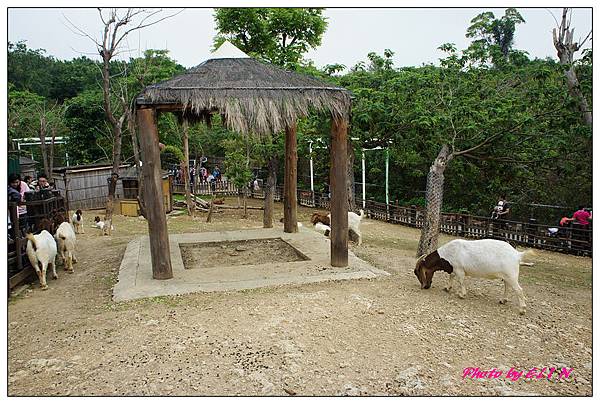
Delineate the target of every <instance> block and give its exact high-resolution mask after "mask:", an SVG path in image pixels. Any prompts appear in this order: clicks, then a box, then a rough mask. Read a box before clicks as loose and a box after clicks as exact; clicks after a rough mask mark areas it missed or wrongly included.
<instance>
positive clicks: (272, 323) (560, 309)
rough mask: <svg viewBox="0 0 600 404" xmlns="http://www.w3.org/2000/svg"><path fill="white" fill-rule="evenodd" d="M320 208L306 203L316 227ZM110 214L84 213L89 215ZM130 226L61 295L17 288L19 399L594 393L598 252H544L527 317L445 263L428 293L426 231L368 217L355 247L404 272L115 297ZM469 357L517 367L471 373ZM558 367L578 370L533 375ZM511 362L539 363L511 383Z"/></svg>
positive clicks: (530, 275) (55, 287)
mask: <svg viewBox="0 0 600 404" xmlns="http://www.w3.org/2000/svg"><path fill="white" fill-rule="evenodd" d="M252 202H253V203H254V204H258V202H257V201H252ZM232 203H233V201H232ZM277 208H278V211H277V214H278V215H281V213H280V212H281V206H280V205H279V206H278V207H277ZM311 213H312V210H309V209H300V212H299V218H300V220H301V221H303V222H304V225H305V226H308V224H309V223H308V218H309V216H310V214H311ZM96 214H97V213H96V212H86V213H84V217H85V220H86V223H88V224H89V223H91V220H92V218H93V216H95V215H96ZM260 214H261V212H260V211H251V215H250V217H249V219H240V218H239V213H236V212H226V213H222V214H217V215H215V220H214V222H213V223H205V216H204V215H202V216H201V217H200V218H196V219H194V220H190V219H188V218H186V217H183V216H179V217H171V218H169V229H170V231H172V232H199V231H216V230H233V229H239V228H241V227H248V228H252V227H260V226H261V223H262V221H261V217H260ZM278 217H279V216H277V218H278ZM115 228H116V230H115V231H114V233H113V235H112V236H111V237H107V236H104V237H103V236H101V235H100V230H98V231H95V230H96V229H92V228H90V227H89V226H88V227H87V231H86V234H85V235H80V236H79V238H78V240H79V244H78V252H79V253H78V258H79V263H78V264H76V265H75V273H74V274H68V273H65V272H64V271H63V270H62V268H61V267H59V279H58V280H56V281H53V280H49V289H48V290H47V291H42V290H40V289H39V288H38V287H37V286H38V285H37V283H36V284H33V285H31V286H30V287H29V288H28V289H26V290H24V291H22V292H21V293H20V294H19V295H18V296H16V297H13V298H11V299H10V300H9V305H8V394H9V395H11V396H21V395H28V396H31V395H33V396H64V395H93V396H101V395H114V396H121V395H126V396H131V395H283V396H288V395H327V396H329V395H349V396H365V395H378V396H389V395H394V396H398V395H400V396H403V395H409V396H428V395H436V396H446V395H450V396H454V395H475V396H509V395H518V396H529V395H542V396H555V395H561V396H571V395H576V396H586V395H587V396H589V395H591V394H592V384H591V383H592V298H591V289H592V288H591V272H592V261H591V259H589V258H581V257H575V256H568V255H563V254H558V253H550V252H542V251H538V252H536V254H535V255H534V256H532V257H530V259H529V260H530V261H533V262H534V263H535V266H533V267H522V269H521V285H522V287H523V289H524V292H525V295H526V299H527V304H528V311H527V314H526V315H524V316H521V315H519V314H518V308H517V305H516V296H514V295H513V298H512V300H511V301H510V302H509V303H508V304H507V305H499V304H498V300H499V298H500V296H501V294H502V284H501V282H500V281H490V280H477V279H467V291H468V293H467V298H466V299H464V300H461V299H459V298H458V297H457V296H456V295H449V294H447V293H445V292H443V291H442V287H443V285H445V282H446V276H447V275H445V274H443V275H439V274H436V276H435V277H434V281H433V287H432V289H430V290H427V291H425V290H420V289H419V284H418V282H417V280H416V278H415V277H414V274H413V273H412V271H413V269H414V261H415V259H414V256H415V250H416V246H417V242H418V231H417V230H415V229H410V228H406V227H402V226H398V225H391V224H387V223H382V222H377V221H373V220H368V219H367V220H365V221H364V222H363V225H362V230H363V240H364V241H363V245H362V246H360V247H357V246H354V245H353V246H352V249H353V251H354V252H355V253H356V254H357V255H358V256H360V257H361V258H363V259H364V260H366V261H368V262H370V263H372V264H373V265H375V266H377V267H379V268H382V269H384V270H386V271H388V272H389V273H390V274H391V276H388V277H381V278H377V279H373V280H352V281H330V282H323V283H317V284H309V285H286V286H280V287H268V288H261V289H254V290H246V291H239V292H220V293H197V294H190V295H184V296H177V297H160V298H148V299H141V300H136V301H131V302H124V303H114V302H112V301H111V293H112V286H113V285H114V284H115V282H116V277H117V271H118V267H119V264H120V261H121V258H122V255H123V253H124V251H125V248H126V245H127V243H128V241H129V240H131V239H132V238H133V237H134V236H135V235H139V234H145V233H146V232H147V227H146V222H145V221H144V220H141V219H138V218H125V217H117V220H116V223H115ZM448 240H449V238H448V237H442V240H441V242H445V241H448ZM468 367H474V368H479V370H491V369H498V370H501V371H503V373H502V376H500V377H498V378H495V379H471V378H469V377H467V378H464V379H463V377H462V376H463V371H464V369H465V368H468ZM551 367H555V368H559V369H561V368H569V369H570V368H573V370H572V372H571V374H570V375H569V377H568V378H559V377H558V373H555V374H554V375H553V376H552V377H550V379H548V378H547V377H544V378H531V377H530V378H526V377H525V375H526V373H527V372H528V371H529V370H530V369H532V368H538V369H543V368H546V370H545V371H544V375H547V374H548V373H549V370H548V369H549V368H551ZM510 368H514V369H517V370H524V372H525V373H523V374H522V376H521V377H520V378H518V379H517V380H516V381H511V380H509V379H507V378H506V377H505V375H506V372H507V371H508V370H509V369H510ZM538 373H539V372H538Z"/></svg>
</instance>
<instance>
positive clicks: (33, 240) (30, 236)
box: [25, 233, 37, 251]
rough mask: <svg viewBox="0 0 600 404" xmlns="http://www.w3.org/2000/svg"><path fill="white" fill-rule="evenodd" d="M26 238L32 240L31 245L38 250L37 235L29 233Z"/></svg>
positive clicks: (34, 249)
mask: <svg viewBox="0 0 600 404" xmlns="http://www.w3.org/2000/svg"><path fill="white" fill-rule="evenodd" d="M25 238H26V239H27V240H29V241H31V246H32V247H33V251H36V250H37V245H36V244H35V237H33V233H27V234H26V235H25Z"/></svg>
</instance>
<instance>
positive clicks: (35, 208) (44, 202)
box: [7, 192, 65, 290]
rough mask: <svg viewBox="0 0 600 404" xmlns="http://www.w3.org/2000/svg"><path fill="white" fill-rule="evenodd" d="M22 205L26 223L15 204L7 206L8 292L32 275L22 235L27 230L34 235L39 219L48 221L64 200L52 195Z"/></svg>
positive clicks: (62, 205)
mask: <svg viewBox="0 0 600 404" xmlns="http://www.w3.org/2000/svg"><path fill="white" fill-rule="evenodd" d="M32 194H38V195H39V194H40V193H39V192H36V193H32ZM24 205H25V206H26V207H27V222H26V223H23V221H22V220H19V216H18V215H17V204H15V203H9V204H8V217H9V218H10V224H9V226H8V248H7V252H8V254H7V255H8V257H7V266H8V270H7V272H8V288H9V290H11V289H12V288H14V287H15V286H16V285H18V284H20V283H21V282H23V281H24V280H26V279H27V278H29V277H30V276H32V275H34V271H33V268H32V267H31V264H30V263H29V260H28V259H27V255H26V252H25V250H26V248H27V239H26V238H25V234H24V233H25V232H26V231H28V230H29V231H32V232H34V233H35V232H37V230H38V227H39V226H38V225H39V223H40V220H41V219H43V218H48V219H49V218H50V217H51V213H52V211H53V210H58V209H60V208H65V199H64V198H63V197H62V196H60V195H56V194H54V196H52V197H49V198H45V199H38V200H27V201H26V202H25V203H24Z"/></svg>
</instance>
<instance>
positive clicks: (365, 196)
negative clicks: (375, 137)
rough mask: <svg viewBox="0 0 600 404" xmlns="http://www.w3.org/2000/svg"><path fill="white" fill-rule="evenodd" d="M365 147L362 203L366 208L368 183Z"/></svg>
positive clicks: (363, 153)
mask: <svg viewBox="0 0 600 404" xmlns="http://www.w3.org/2000/svg"><path fill="white" fill-rule="evenodd" d="M365 171H366V170H365V149H362V205H363V209H365V207H366V204H367V184H366V173H365Z"/></svg>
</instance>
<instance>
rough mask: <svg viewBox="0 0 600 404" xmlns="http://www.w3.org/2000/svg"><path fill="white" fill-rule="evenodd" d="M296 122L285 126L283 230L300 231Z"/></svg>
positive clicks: (287, 231)
mask: <svg viewBox="0 0 600 404" xmlns="http://www.w3.org/2000/svg"><path fill="white" fill-rule="evenodd" d="M296 129H297V125H296V122H294V123H293V124H291V125H289V126H287V127H286V128H285V175H284V180H283V231H284V232H285V233H297V232H298V219H297V218H298V215H297V202H298V201H297V199H298V194H297V191H296V189H297V185H298V167H297V165H298V144H297V140H296Z"/></svg>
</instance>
